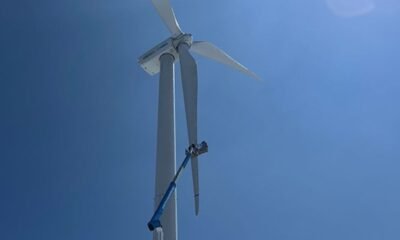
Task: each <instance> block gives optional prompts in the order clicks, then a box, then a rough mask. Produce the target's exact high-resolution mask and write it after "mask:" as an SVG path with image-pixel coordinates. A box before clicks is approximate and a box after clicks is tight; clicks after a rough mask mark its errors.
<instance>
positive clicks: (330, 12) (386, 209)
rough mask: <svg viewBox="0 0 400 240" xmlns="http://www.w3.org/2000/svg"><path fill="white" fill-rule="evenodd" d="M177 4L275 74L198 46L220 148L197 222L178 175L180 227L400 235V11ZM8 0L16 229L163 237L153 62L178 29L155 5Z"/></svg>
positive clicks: (331, 3)
mask: <svg viewBox="0 0 400 240" xmlns="http://www.w3.org/2000/svg"><path fill="white" fill-rule="evenodd" d="M171 2H172V5H173V7H174V9H175V13H176V15H177V18H178V21H179V23H180V26H181V28H182V29H183V31H186V32H190V33H192V34H193V37H194V39H195V40H207V41H210V42H212V43H214V44H215V45H217V46H219V47H220V48H222V49H224V50H225V51H226V52H228V53H229V54H230V55H231V56H233V57H234V58H236V59H237V60H239V61H240V62H241V63H243V64H244V65H246V66H247V67H249V68H250V69H251V70H253V71H254V72H256V73H257V74H258V75H260V76H261V78H263V81H262V82H258V81H255V80H252V79H250V78H248V77H247V76H245V75H243V74H241V73H239V72H236V71H234V70H231V69H229V68H227V67H225V66H222V65H219V64H217V63H214V62H211V61H208V60H206V59H204V58H201V57H198V56H196V59H197V60H198V69H199V138H200V139H201V140H203V139H204V140H207V142H208V143H209V147H210V149H209V150H210V152H209V153H208V154H207V155H205V156H204V157H202V159H201V160H200V184H201V185H200V188H201V199H200V201H201V206H200V207H201V208H200V215H199V216H198V217H195V216H194V209H193V208H194V206H193V205H194V204H193V199H192V188H191V187H192V184H191V176H190V171H187V172H185V173H184V175H183V177H182V178H181V180H180V182H179V186H178V201H179V202H178V211H179V213H178V222H179V238H180V239H182V240H183V239H191V240H196V239H232V240H238V239H255V238H257V239H279V240H285V239H304V240H306V239H307V240H311V239H316V240H317V239H318V240H320V239H327V240H330V239H332V240H333V239H363V240H367V239H389V240H392V239H393V240H395V239H399V238H400V230H399V227H398V226H399V222H400V206H399V204H398V203H399V202H400V192H399V188H398V184H399V182H400V177H399V176H400V175H399V173H398V172H399V168H400V162H399V159H400V126H399V122H400V110H399V109H400V108H399V107H398V103H399V101H400V95H399V91H400V82H399V79H400V70H399V69H400V45H399V42H400V28H399V27H398V23H399V21H400V6H399V5H400V4H399V3H396V1H394V0H375V1H373V0H351V1H350V0H348V1H347V4H345V3H344V2H343V0H327V1H323V0H318V1H317V0H314V1H285V0H284V1H260V0H251V1H238V0H234V1H228V0H220V1H208V0H207V1H183V0H171ZM350 2H351V3H350ZM2 5H3V6H2V8H1V10H0V26H1V28H0V29H1V38H0V48H1V54H0V66H1V68H0V91H1V93H0V99H1V101H0V104H1V118H0V123H1V124H0V147H1V151H0V159H1V161H0V190H1V198H0V216H1V219H0V238H1V239H18V240H22V239H32V240H34V239H41V240H46V239H59V240H63V239H68V240H70V239H77V240H80V239H135V240H136V239H151V234H150V232H149V231H148V230H147V227H146V223H147V221H148V220H149V218H150V217H151V214H152V207H153V202H152V201H153V193H154V172H155V147H156V145H155V144H156V121H157V119H156V118H157V94H158V77H150V76H148V75H146V73H145V72H144V71H143V70H142V69H141V68H140V67H139V66H138V65H137V58H138V57H139V56H140V55H141V54H142V53H144V52H145V51H147V50H148V49H150V48H151V47H153V46H154V45H156V44H157V43H159V42H160V41H162V40H164V39H166V38H167V37H168V36H169V34H168V31H167V29H166V28H165V26H164V25H163V23H162V21H161V19H160V18H159V17H158V15H157V13H156V11H155V10H154V8H153V6H152V5H151V2H150V0H135V1H125V0H124V1H105V0H98V1H87V0H80V1H78V0H72V1H62V2H56V1H44V0H43V1H35V2H29V1H25V2H16V1H5V2H4V1H3V3H2ZM176 72H177V73H179V66H177V67H176ZM177 75H178V76H177V79H176V80H177V86H176V87H177V88H176V90H177V92H176V98H177V105H176V107H177V109H176V111H177V156H178V159H177V160H178V162H180V161H182V160H183V157H184V148H185V147H186V126H185V118H184V109H183V103H182V101H183V98H182V92H181V84H180V77H179V74H177Z"/></svg>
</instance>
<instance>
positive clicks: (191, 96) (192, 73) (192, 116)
mask: <svg viewBox="0 0 400 240" xmlns="http://www.w3.org/2000/svg"><path fill="white" fill-rule="evenodd" d="M178 51H179V59H180V64H181V76H182V77H181V78H182V87H183V97H184V101H185V111H186V121H187V128H188V135H189V145H191V144H197V65H196V62H195V60H194V58H193V57H192V55H190V53H189V46H188V45H187V44H180V45H179V49H178ZM191 165H192V177H193V191H194V199H195V212H196V215H198V213H199V168H198V161H197V157H193V158H192V164H191Z"/></svg>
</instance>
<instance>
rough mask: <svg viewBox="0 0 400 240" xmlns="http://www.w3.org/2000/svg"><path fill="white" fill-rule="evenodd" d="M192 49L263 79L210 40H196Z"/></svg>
mask: <svg viewBox="0 0 400 240" xmlns="http://www.w3.org/2000/svg"><path fill="white" fill-rule="evenodd" d="M191 50H192V51H193V52H195V53H197V54H200V55H202V56H204V57H208V58H211V59H213V60H215V61H217V62H220V63H223V64H225V65H228V66H230V67H232V68H235V69H237V70H239V71H241V72H242V73H244V74H247V75H249V76H250V77H252V78H255V79H257V80H261V78H260V77H258V76H257V75H256V74H255V73H253V72H252V71H250V70H249V69H248V68H246V67H245V66H243V65H242V64H240V63H239V62H238V61H236V60H235V59H233V58H232V57H231V56H229V55H228V54H227V53H226V52H224V51H222V50H221V49H219V48H218V47H216V46H214V45H213V44H211V43H209V42H205V41H194V42H193V44H192V48H191Z"/></svg>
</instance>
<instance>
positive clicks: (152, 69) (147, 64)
mask: <svg viewBox="0 0 400 240" xmlns="http://www.w3.org/2000/svg"><path fill="white" fill-rule="evenodd" d="M182 43H184V44H187V45H188V46H189V47H190V46H192V43H193V38H192V34H189V33H182V34H180V35H178V36H177V37H170V38H168V39H166V40H164V41H162V42H161V43H159V44H157V45H156V46H155V47H153V48H152V49H150V50H149V51H147V52H146V53H145V54H143V55H142V56H140V57H139V64H140V66H141V67H142V68H143V69H144V70H145V71H146V72H147V73H148V74H150V75H155V74H157V73H159V72H160V57H161V55H163V54H171V55H173V56H174V58H175V60H177V59H179V53H178V47H179V45H180V44H182Z"/></svg>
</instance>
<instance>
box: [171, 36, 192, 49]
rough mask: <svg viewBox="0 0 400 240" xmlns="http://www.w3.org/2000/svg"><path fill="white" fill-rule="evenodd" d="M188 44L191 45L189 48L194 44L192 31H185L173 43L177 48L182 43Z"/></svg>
mask: <svg viewBox="0 0 400 240" xmlns="http://www.w3.org/2000/svg"><path fill="white" fill-rule="evenodd" d="M182 43H184V44H187V45H188V46H189V48H190V47H191V46H192V43H193V38H192V34H190V33H183V34H181V35H179V36H178V37H176V38H174V39H173V45H174V48H175V49H178V47H179V45H180V44H182Z"/></svg>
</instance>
